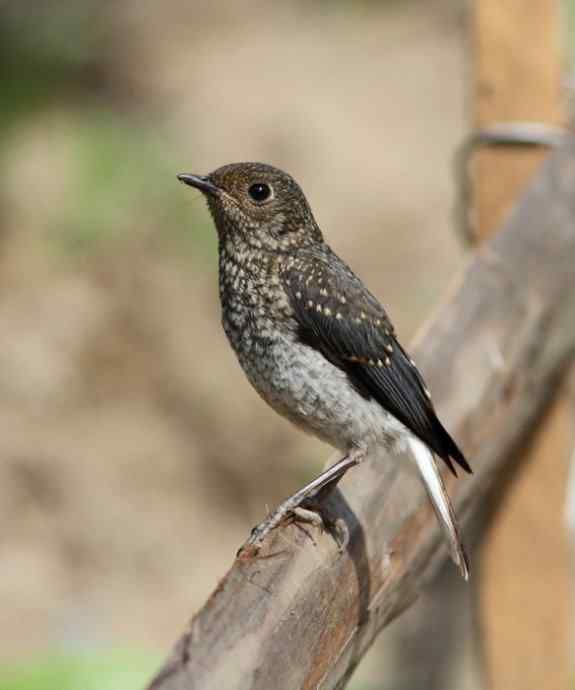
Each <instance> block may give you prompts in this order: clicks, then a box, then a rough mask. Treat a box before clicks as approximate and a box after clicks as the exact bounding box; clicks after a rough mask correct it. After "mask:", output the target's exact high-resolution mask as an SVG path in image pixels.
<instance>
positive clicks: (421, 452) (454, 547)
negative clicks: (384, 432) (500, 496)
mask: <svg viewBox="0 0 575 690" xmlns="http://www.w3.org/2000/svg"><path fill="white" fill-rule="evenodd" d="M409 448H410V450H411V452H412V454H413V457H414V459H415V462H416V463H417V468H418V470H419V473H420V474H421V478H422V479H423V484H424V486H425V490H426V491H427V495H428V496H429V499H430V501H431V505H432V506H433V510H434V511H435V515H436V516H437V519H438V521H439V524H440V525H441V528H442V530H443V533H444V535H445V538H446V540H447V544H448V547H449V553H450V554H451V558H452V559H453V561H454V563H455V565H456V566H457V567H458V568H459V570H460V572H461V574H462V575H463V577H464V579H465V580H467V579H469V565H468V562H467V556H466V555H465V551H464V549H463V544H462V543H461V538H460V536H459V532H458V529H457V521H456V519H455V513H454V512H453V508H452V506H451V502H450V500H449V496H448V495H447V491H446V490H445V485H444V484H443V479H442V478H441V474H440V473H439V470H438V469H437V465H436V464H435V458H434V457H433V453H432V452H431V451H430V450H429V448H428V447H427V446H426V445H425V444H424V443H423V442H422V441H420V440H419V439H418V438H415V437H411V438H410V439H409Z"/></svg>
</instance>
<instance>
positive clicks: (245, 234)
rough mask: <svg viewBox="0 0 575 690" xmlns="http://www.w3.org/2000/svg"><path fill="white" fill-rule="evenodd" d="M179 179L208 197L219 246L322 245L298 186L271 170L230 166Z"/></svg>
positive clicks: (248, 165)
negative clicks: (230, 244)
mask: <svg viewBox="0 0 575 690" xmlns="http://www.w3.org/2000/svg"><path fill="white" fill-rule="evenodd" d="M178 179H179V180H180V181H181V182H184V183H185V184H187V185H190V186H191V187H195V188H196V189H199V190H200V191H201V192H202V193H203V194H204V196H205V197H206V199H207V202H208V206H209V208H210V211H211V213H212V216H213V218H214V222H215V224H216V228H217V230H218V236H219V239H220V243H221V244H226V245H227V244H229V243H230V242H231V243H232V244H237V243H241V244H244V243H246V244H248V245H250V246H252V247H255V248H258V249H263V250H270V251H279V252H282V251H289V250H290V249H294V248H297V247H298V246H309V245H311V244H314V243H317V242H322V241H323V240H322V235H321V231H320V229H319V227H318V225H317V223H316V222H315V220H314V217H313V215H312V212H311V209H310V207H309V204H308V203H307V200H306V198H305V196H304V193H303V192H302V190H301V188H300V186H299V185H298V184H297V182H296V181H295V180H294V179H293V178H292V177H291V176H290V175H288V174H287V173H285V172H283V171H282V170H278V168H274V167H272V166H271V165H265V164H263V163H232V164H230V165H224V166H223V167H221V168H218V169H217V170H214V172H212V173H210V174H209V175H205V176H203V175H192V174H189V173H182V174H180V175H178Z"/></svg>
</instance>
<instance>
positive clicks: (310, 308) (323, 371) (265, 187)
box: [178, 163, 471, 579]
mask: <svg viewBox="0 0 575 690" xmlns="http://www.w3.org/2000/svg"><path fill="white" fill-rule="evenodd" d="M178 179H179V180H180V181H181V182H184V183H185V184H187V185H190V186H192V187H195V188H196V189H199V190H200V191H201V192H203V194H204V195H205V197H206V199H207V202H208V206H209V209H210V211H211V214H212V217H213V219H214V222H215V225H216V228H217V233H218V240H219V288H220V300H221V306H222V322H223V326H224V330H225V332H226V334H227V337H228V339H229V341H230V343H231V345H232V347H233V349H234V351H235V353H236V355H237V357H238V360H239V362H240V365H241V366H242V368H243V370H244V372H245V374H246V375H247V377H248V379H249V380H250V382H251V383H252V385H253V386H254V388H255V389H256V391H257V392H258V393H259V394H260V396H261V397H262V398H263V399H264V400H265V401H266V402H267V403H269V405H271V407H272V408H273V409H275V410H276V411H277V412H278V413H279V414H281V415H283V416H285V417H287V418H288V419H289V420H290V421H291V422H293V423H294V424H296V425H297V426H298V427H300V428H301V429H303V430H305V431H307V432H310V433H312V434H314V435H315V436H317V437H319V438H320V439H322V440H323V441H326V442H327V443H329V444H330V445H332V446H334V447H335V448H337V449H339V450H341V452H342V454H343V457H342V459H341V460H340V461H339V462H337V463H335V464H334V465H333V466H332V467H330V468H328V469H327V470H326V471H325V472H323V473H322V474H321V475H319V477H317V478H316V479H314V480H313V481H312V482H310V483H309V484H307V485H306V486H304V487H303V488H302V489H300V490H299V491H298V492H297V493H295V494H294V495H293V496H291V497H290V498H288V499H287V500H286V501H284V502H283V503H281V504H280V506H279V507H278V508H277V509H276V510H275V511H273V512H272V513H271V514H270V515H269V516H268V517H267V519H266V520H265V521H264V522H263V523H262V524H260V525H259V526H258V527H256V528H255V529H254V530H253V532H252V536H251V538H250V541H249V543H252V544H259V543H261V541H262V539H263V538H264V536H265V535H266V534H267V533H268V532H269V531H270V530H271V529H272V528H274V527H275V526H276V525H277V524H278V523H279V522H280V521H281V520H282V519H283V518H284V517H285V516H286V515H288V514H289V513H290V512H292V511H293V510H294V509H296V508H297V507H299V506H301V505H302V504H305V502H306V500H307V499H309V498H310V497H312V496H317V495H318V493H319V492H325V491H326V490H327V488H328V487H333V486H335V484H336V483H337V482H338V481H339V479H341V477H342V476H343V475H344V474H345V472H346V471H347V470H348V469H349V468H350V467H353V466H354V465H358V464H359V463H360V462H361V461H362V459H364V458H365V457H366V455H367V453H368V451H369V450H370V449H371V448H373V447H375V446H379V445H383V446H384V447H385V448H387V449H389V450H392V451H398V452H401V451H404V450H409V451H410V452H411V454H412V455H413V457H414V459H415V463H416V465H417V467H418V469H419V472H420V474H421V477H422V479H423V483H424V485H425V488H426V490H427V493H428V495H429V498H430V499H431V503H432V505H433V508H434V510H435V513H436V515H437V518H438V520H439V522H440V524H441V526H442V528H443V531H444V533H445V536H446V538H447V543H448V546H449V550H450V553H451V556H452V558H453V560H454V561H455V563H456V565H457V566H458V567H459V569H460V571H461V573H462V575H463V577H464V578H465V579H467V577H468V572H469V571H468V564H467V558H466V555H465V552H464V549H463V546H462V543H461V540H460V538H459V534H458V530H457V525H456V520H455V516H454V513H453V509H452V507H451V504H450V502H449V498H448V496H447V493H446V491H445V488H444V485H443V481H442V479H441V475H440V473H439V471H438V469H437V466H436V464H435V460H434V454H435V455H438V456H439V457H440V458H442V459H443V460H444V461H445V463H446V464H447V466H448V467H449V469H450V470H451V471H452V472H453V473H454V474H455V466H454V463H457V464H458V465H459V466H461V467H462V468H463V469H464V470H466V471H467V472H471V469H470V467H469V465H468V463H467V461H466V460H465V457H464V456H463V454H462V452H461V451H460V450H459V448H458V447H457V445H456V444H455V442H454V441H453V439H452V438H451V436H450V435H449V433H448V432H447V431H446V430H445V428H444V427H443V425H442V424H441V422H440V421H439V419H438V418H437V415H436V412H435V410H434V407H433V404H432V402H431V398H430V394H429V391H428V389H427V388H426V385H425V383H424V381H423V378H422V377H421V375H420V374H419V372H418V371H417V369H416V367H415V364H414V362H413V361H412V360H411V359H410V358H409V355H407V353H406V352H405V350H404V349H403V347H402V346H401V345H400V343H399V341H398V340H397V338H396V335H395V331H394V328H393V325H392V323H391V321H390V319H389V317H388V315H387V313H386V311H385V309H384V308H383V307H382V306H381V305H380V303H379V302H378V301H377V299H376V298H375V297H374V296H373V295H372V294H371V293H370V292H369V291H368V290H367V288H366V287H365V286H364V285H363V283H362V282H361V280H360V279H359V278H358V277H357V276H356V275H355V274H354V273H353V271H352V270H351V269H350V268H349V266H347V265H346V264H345V263H344V262H343V261H342V260H341V259H340V258H339V257H338V256H337V254H335V253H334V252H333V251H332V250H331V249H330V247H329V246H328V245H327V244H326V242H325V241H324V238H323V235H322V233H321V230H320V229H319V227H318V224H317V223H316V221H315V219H314V217H313V214H312V212H311V209H310V207H309V204H308V202H307V200H306V197H305V195H304V193H303V192H302V190H301V189H300V187H299V185H298V184H297V183H296V182H295V180H294V179H293V178H292V177H291V176H290V175H288V174H287V173H285V172H283V171H281V170H278V169H277V168H274V167H272V166H270V165H264V164H262V163H234V164H231V165H225V166H223V167H221V168H218V169H217V170H215V171H214V172H212V173H210V174H209V175H207V176H201V175H192V174H188V173H183V174H180V175H178Z"/></svg>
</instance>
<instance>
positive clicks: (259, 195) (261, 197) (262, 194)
mask: <svg viewBox="0 0 575 690" xmlns="http://www.w3.org/2000/svg"><path fill="white" fill-rule="evenodd" d="M248 194H249V195H250V196H251V198H252V199H253V200H254V201H257V202H258V203H262V202H263V201H267V200H268V199H269V198H270V197H271V195H272V188H271V187H270V186H269V184H266V183H265V182H256V183H255V184H253V185H251V187H250V188H249V189H248Z"/></svg>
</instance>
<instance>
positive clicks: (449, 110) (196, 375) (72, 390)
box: [0, 0, 476, 690]
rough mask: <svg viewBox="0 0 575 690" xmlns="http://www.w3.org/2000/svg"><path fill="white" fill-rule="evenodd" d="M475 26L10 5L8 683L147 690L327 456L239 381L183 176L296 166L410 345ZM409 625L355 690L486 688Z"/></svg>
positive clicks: (211, 8) (4, 256)
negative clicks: (245, 552) (233, 566)
mask: <svg viewBox="0 0 575 690" xmlns="http://www.w3.org/2000/svg"><path fill="white" fill-rule="evenodd" d="M465 19H466V3H464V2H457V1H456V0H433V1H429V0H427V1H425V0H405V1H404V2H397V1H396V2H393V1H391V0H388V1H383V0H382V1H381V2H375V1H372V2H368V1H363V2H346V1H343V0H339V1H334V2H329V1H327V0H323V1H322V0H315V1H312V2H309V1H308V2H304V1H303V0H287V1H286V2H282V3H262V2H256V1H255V0H237V1H233V2H225V1H223V0H216V1H212V2H210V1H208V0H204V1H197V2H182V1H181V0H167V1H166V2H163V3H158V2H151V1H150V0H138V1H136V0H126V1H124V2H112V0H99V1H98V2H96V1H95V0H81V1H78V0H76V1H72V0H60V1H59V2H54V1H53V0H46V1H44V2H32V3H21V2H16V1H8V2H6V1H4V2H1V3H0V84H1V87H2V88H1V92H0V94H1V95H0V98H1V105H2V107H1V109H0V166H1V183H0V418H1V419H2V422H3V423H2V428H3V433H2V434H1V435H0V524H1V525H2V529H1V531H0V552H1V557H0V563H1V567H0V611H1V612H2V620H3V625H2V628H3V633H4V634H3V643H2V645H1V647H0V688H1V690H32V689H34V690H36V689H40V688H42V690H72V689H73V690H77V689H81V690H91V689H92V688H94V689H96V688H97V689H98V690H108V689H109V690H116V689H119V688H122V690H131V689H132V688H134V689H135V688H140V687H142V686H143V684H144V682H145V680H146V679H147V678H148V677H149V676H150V674H151V673H152V672H153V670H155V669H156V668H157V666H158V665H159V663H160V661H161V660H162V658H163V657H164V656H165V654H166V653H167V650H168V649H169V647H170V645H171V644H172V643H173V642H174V641H175V639H176V638H177V636H178V634H179V633H180V631H182V629H183V628H184V626H185V624H186V621H187V619H188V617H189V615H190V614H191V613H192V612H193V611H194V610H196V609H197V607H198V606H200V605H201V603H202V602H203V600H204V599H205V598H206V596H207V595H208V594H209V593H210V591H211V589H212V588H213V587H214V586H215V584H216V582H217V581H218V579H219V578H220V577H221V576H222V575H223V573H224V572H225V570H226V568H227V567H228V566H229V564H230V563H231V561H232V559H233V556H234V554H235V552H236V549H237V548H238V546H239V545H240V544H241V543H242V541H243V540H244V539H245V537H246V535H247V533H248V531H249V528H250V527H251V526H252V525H253V524H255V523H256V522H257V521H258V520H259V519H261V518H262V517H263V515H264V514H265V512H266V509H267V507H268V506H271V505H273V504H274V503H276V502H277V501H278V500H279V499H280V498H282V497H283V496H285V495H287V494H288V493H290V492H291V491H293V490H294V489H295V488H296V487H298V486H299V485H300V484H301V482H302V481H303V480H304V479H306V478H309V477H311V476H312V475H313V474H314V473H315V472H316V471H317V470H318V468H319V467H320V466H321V465H322V463H323V461H324V459H325V458H326V457H327V453H328V452H329V451H328V449H327V448H325V447H323V446H321V444H319V443H317V442H315V441H313V440H310V439H309V438H306V437H303V436H302V435H300V434H299V433H298V432H297V431H295V430H292V429H291V428H290V427H289V426H288V425H287V424H286V423H285V422H283V421H282V420H280V419H279V418H277V417H276V416H275V415H274V413H273V412H271V411H269V410H268V409H267V408H266V407H265V406H264V405H263V403H261V402H260V400H259V399H258V398H257V396H256V394H255V393H253V392H252V391H251V389H250V388H249V386H248V384H247V383H246V382H245V381H244V378H243V375H242V374H241V372H240V371H239V368H238V366H237V365H236V362H235V361H234V358H233V355H232V353H231V352H230V350H229V348H228V346H227V344H226V342H225V340H224V336H223V333H222V331H221V328H220V326H219V306H218V299H217V277H216V268H217V266H216V242H215V237H214V233H213V230H212V227H211V223H210V220H209V216H208V214H207V211H206V209H205V208H204V204H203V201H202V199H201V198H199V195H198V194H195V193H194V192H192V191H191V190H189V189H186V188H184V187H182V185H180V184H178V183H177V181H176V177H175V175H176V173H178V172H181V171H190V172H197V173H206V172H209V171H210V170H212V169H214V168H216V167H218V166H219V165H222V164H224V163H227V162H232V161H237V160H263V161H266V162H270V163H272V164H275V165H277V166H279V167H283V168H285V169H287V170H289V171H290V172H291V173H292V174H293V175H294V176H295V177H296V178H297V179H298V180H299V181H300V182H301V184H302V186H303V187H304V189H305V190H306V192H307V194H308V198H309V199H310V202H311V204H312V206H313V208H314V210H315V213H316V217H317V219H318V221H319V223H320V225H321V226H322V227H323V228H324V231H325V233H326V235H327V236H328V239H329V240H330V242H331V243H332V244H333V245H334V246H335V247H336V249H337V250H338V251H339V252H340V253H341V254H343V255H344V256H345V257H346V259H347V260H348V261H349V262H350V263H351V265H352V266H353V267H354V268H356V269H357V270H358V272H360V273H361V275H362V276H363V277H364V278H365V280H366V282H367V283H368V284H369V285H370V287H371V289H372V290H373V291H374V292H375V293H376V294H377V295H379V296H380V297H381V298H382V299H383V300H384V301H385V303H386V304H388V305H389V306H390V311H391V314H392V316H393V317H394V319H395V321H396V323H397V326H398V330H399V333H400V335H401V336H402V338H403V339H404V340H407V339H409V337H410V336H411V335H412V334H413V332H414V330H415V328H416V327H417V326H418V325H419V324H420V323H421V322H422V321H423V319H424V318H425V317H426V316H427V315H428V314H429V312H430V310H431V309H432V308H433V305H435V304H436V303H437V301H438V300H439V299H440V297H441V295H442V294H443V293H444V291H445V289H446V287H447V284H448V282H449V280H450V278H451V276H452V275H453V274H454V272H455V271H456V270H457V269H458V268H459V267H460V266H461V265H462V261H463V250H462V247H461V246H460V243H459V242H458V239H457V237H456V234H455V232H454V229H453V227H452V222H451V207H452V203H453V200H454V188H453V180H452V178H451V161H452V156H453V153H454V150H455V148H456V146H457V144H458V143H459V142H460V141H461V139H462V137H463V136H464V134H465V132H466V131H467V122H466V113H465V103H466V100H467V98H468V93H469V92H468V86H469V85H468V84H467V83H466V77H467V76H468V64H469V57H470V56H469V53H468V44H467V38H466V25H465ZM426 606H428V607H429V606H432V603H430V602H427V603H426V602H425V601H424V602H423V603H422V604H421V605H418V607H416V608H417V609H418V610H417V611H416V610H414V611H413V612H410V613H409V615H408V616H406V617H404V618H402V621H401V622H400V623H399V624H397V625H396V626H394V627H393V628H392V629H391V630H390V632H389V633H386V635H387V637H386V640H385V647H384V646H381V645H380V647H379V648H377V647H376V648H375V649H374V651H373V652H372V653H371V654H370V655H369V657H368V658H367V659H366V662H365V663H364V664H362V666H361V667H360V669H359V670H358V672H357V673H356V675H355V677H354V681H353V685H352V687H353V688H355V689H356V690H368V689H369V688H373V689H375V688H378V689H381V688H388V687H389V688H399V687H405V688H410V690H413V689H414V688H416V687H420V686H419V685H417V683H418V682H420V681H421V678H423V677H425V678H427V680H426V681H425V682H424V684H423V685H422V686H421V687H426V688H432V687H434V688H435V687H438V688H440V687H442V688H447V687H454V688H455V687H457V688H473V687H476V686H475V683H476V681H475V680H474V676H473V672H472V667H471V665H470V664H469V663H468V658H469V650H468V646H469V644H468V640H467V636H466V634H465V633H464V632H461V631H460V632H459V633H457V634H454V633H453V631H451V637H450V638H449V639H450V640H451V642H450V643H449V644H450V652H449V654H450V659H451V661H450V663H449V668H447V669H446V668H444V667H443V666H442V665H441V663H440V660H439V661H438V660H437V659H436V657H437V658H439V657H441V649H439V651H438V648H437V647H438V645H439V647H441V646H442V643H441V642H440V636H439V635H438V636H437V640H436V641H435V642H433V641H429V642H428V644H427V645H424V646H425V649H424V650H423V651H422V648H421V643H420V641H418V637H417V632H416V631H417V630H418V629H419V627H420V623H421V616H427V617H428V618H429V609H426V608H425V607H426ZM434 620H435V621H436V623H434V624H435V625H437V630H443V629H442V628H441V625H442V621H441V613H440V612H437V611H436V612H435V614H434ZM460 624H461V626H462V627H461V630H462V631H465V629H466V627H465V626H466V623H465V621H462V622H461V623H460ZM428 625H429V623H428ZM414 631H415V632H414ZM428 640H429V637H428ZM445 641H446V638H445V637H444V638H443V644H444V643H445ZM434 645H435V646H434ZM426 654H427V655H428V656H429V657H430V661H429V663H430V664H434V663H435V666H434V668H436V669H439V670H438V671H437V674H436V675H435V676H433V678H434V680H430V678H431V677H430V676H429V674H428V671H426V670H425V665H424V661H423V660H422V655H423V656H425V655H426ZM410 655H411V656H410ZM413 658H417V659H418V662H417V664H416V665H415V666H414V664H413V663H411V662H410V661H409V660H410V659H411V660H412V661H413ZM434 659H435V661H434ZM416 666H417V667H416ZM393 668H396V669H397V673H396V674H395V675H393V673H392V672H391V670H392V669H393ZM383 669H385V674H384V673H383ZM422 669H423V670H422ZM418 674H419V676H418ZM423 674H427V675H425V676H424V675H423ZM384 676H385V682H384V680H383V678H384ZM420 677H421V678H420ZM417 678H419V681H418V680H417ZM422 682H423V681H422ZM384 683H385V684H384ZM433 683H436V685H434V684H433Z"/></svg>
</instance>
